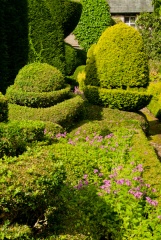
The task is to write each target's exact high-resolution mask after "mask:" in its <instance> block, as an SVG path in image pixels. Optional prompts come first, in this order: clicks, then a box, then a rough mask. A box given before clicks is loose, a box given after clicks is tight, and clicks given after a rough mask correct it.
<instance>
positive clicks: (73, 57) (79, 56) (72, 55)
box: [65, 43, 86, 76]
mask: <svg viewBox="0 0 161 240" xmlns="http://www.w3.org/2000/svg"><path fill="white" fill-rule="evenodd" d="M65 62H66V75H67V76H70V75H72V74H73V73H74V71H75V69H76V68H77V67H78V66H80V65H83V64H85V63H86V53H85V52H84V50H81V49H76V48H74V47H72V46H71V45H70V44H67V43H66V44H65Z"/></svg>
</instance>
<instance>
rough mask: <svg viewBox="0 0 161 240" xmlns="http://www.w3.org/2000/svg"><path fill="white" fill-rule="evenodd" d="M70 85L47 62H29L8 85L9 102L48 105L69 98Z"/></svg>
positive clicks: (23, 104)
mask: <svg viewBox="0 0 161 240" xmlns="http://www.w3.org/2000/svg"><path fill="white" fill-rule="evenodd" d="M69 93H70V85H65V79H64V76H63V75H62V73H61V72H60V71H59V70H58V69H57V68H55V67H53V66H51V65H48V64H47V63H31V64H29V65H26V66H24V67H23V68H22V69H21V70H20V71H19V73H18V75H17V77H16V79H15V83H14V85H11V86H10V87H8V89H7V91H6V97H7V98H8V101H9V102H10V103H15V104H18V105H22V106H28V107H34V108H40V107H50V106H53V105H55V104H57V103H59V102H62V101H63V100H65V99H68V98H69Z"/></svg>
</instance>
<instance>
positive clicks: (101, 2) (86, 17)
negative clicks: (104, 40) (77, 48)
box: [74, 0, 112, 51]
mask: <svg viewBox="0 0 161 240" xmlns="http://www.w3.org/2000/svg"><path fill="white" fill-rule="evenodd" d="M80 2H81V3H82V6H83V10H82V15H81V18H80V21H79V23H78V25H77V27H76V29H75V30H74V33H75V35H76V38H77V39H78V41H79V44H80V45H81V46H82V47H83V48H84V49H85V50H86V51H87V50H88V49H89V48H90V46H91V45H92V44H93V43H96V42H97V41H98V39H99V37H100V36H101V34H102V32H103V31H104V30H105V29H106V28H107V27H108V26H110V25H111V24H112V20H111V15H110V10H109V5H108V3H107V1H105V0H81V1H80Z"/></svg>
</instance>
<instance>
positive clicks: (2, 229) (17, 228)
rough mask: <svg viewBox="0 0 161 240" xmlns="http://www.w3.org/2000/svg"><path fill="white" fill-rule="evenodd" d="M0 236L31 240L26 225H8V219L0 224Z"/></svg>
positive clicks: (14, 239) (30, 234) (29, 230)
mask: <svg viewBox="0 0 161 240" xmlns="http://www.w3.org/2000/svg"><path fill="white" fill-rule="evenodd" d="M0 238H1V239H2V240H5V239H13V240H17V239H23V240H33V238H32V231H31V228H30V227H29V226H27V225H18V224H14V225H10V222H9V221H6V222H5V224H4V225H3V226H0Z"/></svg>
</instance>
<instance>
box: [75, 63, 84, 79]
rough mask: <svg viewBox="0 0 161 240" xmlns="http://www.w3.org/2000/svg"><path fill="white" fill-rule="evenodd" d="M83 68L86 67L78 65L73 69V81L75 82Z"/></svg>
mask: <svg viewBox="0 0 161 240" xmlns="http://www.w3.org/2000/svg"><path fill="white" fill-rule="evenodd" d="M85 67H86V65H80V66H78V67H77V68H76V69H75V71H74V73H73V78H74V79H75V80H77V77H78V74H79V73H81V72H83V71H84V69H85Z"/></svg>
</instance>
